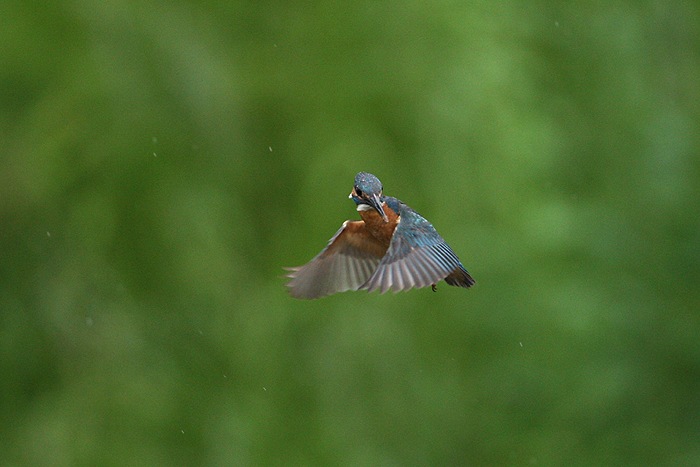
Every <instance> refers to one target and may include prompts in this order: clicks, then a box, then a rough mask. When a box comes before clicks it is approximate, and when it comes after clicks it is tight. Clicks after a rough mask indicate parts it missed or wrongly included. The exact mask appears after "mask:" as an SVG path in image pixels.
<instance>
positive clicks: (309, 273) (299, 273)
mask: <svg viewBox="0 0 700 467" xmlns="http://www.w3.org/2000/svg"><path fill="white" fill-rule="evenodd" d="M349 198H350V199H352V200H353V201H354V202H355V204H356V205H357V211H358V212H359V213H360V217H361V218H362V220H361V221H349V220H348V221H345V222H343V225H342V227H340V230H338V231H337V232H336V233H335V235H333V238H331V239H330V240H329V242H328V245H327V246H326V248H324V249H323V251H321V253H319V254H318V255H317V256H316V257H315V258H314V259H312V260H311V261H310V262H309V263H307V264H305V265H304V266H299V267H295V268H287V270H288V271H290V273H289V274H288V275H287V277H289V278H291V280H290V281H289V283H287V287H289V292H290V293H291V295H292V296H293V297H296V298H306V299H312V298H320V297H323V296H326V295H331V294H334V293H337V292H344V291H346V290H367V291H369V292H372V291H374V290H380V291H381V293H384V292H386V291H387V290H389V289H391V290H392V291H394V292H399V291H402V290H409V289H411V288H413V287H416V288H420V287H427V286H429V285H430V286H432V288H433V291H435V287H436V284H437V282H439V281H441V280H443V279H444V280H445V282H447V283H448V284H449V285H454V286H457V287H470V286H472V285H474V279H473V278H472V276H470V275H469V272H467V270H466V269H465V268H464V266H463V265H462V263H461V262H460V261H459V258H457V255H456V254H455V253H454V251H452V248H450V247H449V245H448V244H447V243H445V240H443V239H442V237H441V236H440V235H439V234H438V233H437V231H436V230H435V228H434V227H433V225H432V224H431V223H430V222H428V221H427V220H426V219H425V218H424V217H423V216H421V215H420V214H418V213H417V212H416V211H414V210H413V209H411V208H409V207H408V206H406V205H405V204H404V203H402V202H401V201H399V200H398V199H396V198H392V197H391V196H384V193H383V187H382V183H381V182H380V181H379V179H378V178H377V177H375V176H374V175H372V174H370V173H367V172H360V173H358V174H357V175H356V176H355V186H354V187H353V189H352V192H350V196H349Z"/></svg>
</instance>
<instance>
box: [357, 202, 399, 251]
mask: <svg viewBox="0 0 700 467" xmlns="http://www.w3.org/2000/svg"><path fill="white" fill-rule="evenodd" d="M382 207H383V208H384V212H385V213H386V216H387V217H388V218H389V222H384V219H383V218H382V216H380V215H379V213H378V212H377V211H375V210H374V209H371V210H369V211H359V213H360V217H361V218H362V220H363V221H365V225H367V230H369V232H370V233H371V234H372V236H373V237H374V238H376V239H377V240H379V241H380V242H382V243H383V244H384V245H386V247H387V248H388V247H389V243H391V237H392V235H394V230H396V225H397V224H398V222H399V215H398V214H396V213H395V212H394V211H392V210H391V208H390V207H389V206H387V205H386V203H384V204H382Z"/></svg>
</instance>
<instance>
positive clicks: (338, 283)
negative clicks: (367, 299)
mask: <svg viewBox="0 0 700 467" xmlns="http://www.w3.org/2000/svg"><path fill="white" fill-rule="evenodd" d="M384 253H386V246H383V245H382V244H381V243H380V242H378V241H377V240H376V239H375V238H374V237H373V236H372V235H371V234H370V233H369V232H368V231H367V227H366V226H365V223H364V222H363V221H345V222H344V223H343V226H342V227H341V228H340V230H338V231H337V232H336V233H335V235H334V236H333V238H331V239H330V240H329V241H328V246H326V248H324V249H323V251H321V253H319V254H318V255H317V256H316V257H315V258H314V259H312V260H311V261H309V262H308V263H307V264H305V265H304V266H299V267H296V268H288V269H289V271H291V272H290V273H289V274H288V275H287V277H289V278H291V279H292V280H290V281H289V283H287V287H289V293H290V294H291V295H292V296H293V297H296V298H319V297H323V296H325V295H330V294H334V293H337V292H344V291H346V290H357V289H359V288H360V286H361V285H362V284H364V283H365V282H366V281H367V279H368V278H369V277H370V276H371V275H372V273H373V272H374V270H375V268H376V267H377V265H378V264H379V262H380V260H381V258H382V256H384Z"/></svg>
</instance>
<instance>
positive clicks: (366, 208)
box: [357, 204, 374, 211]
mask: <svg viewBox="0 0 700 467" xmlns="http://www.w3.org/2000/svg"><path fill="white" fill-rule="evenodd" d="M372 209H374V208H373V207H372V206H370V205H369V204H358V205H357V210H358V211H371V210H372Z"/></svg>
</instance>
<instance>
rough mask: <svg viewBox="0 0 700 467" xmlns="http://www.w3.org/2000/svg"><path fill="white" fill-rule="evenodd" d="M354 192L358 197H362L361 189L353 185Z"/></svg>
mask: <svg viewBox="0 0 700 467" xmlns="http://www.w3.org/2000/svg"><path fill="white" fill-rule="evenodd" d="M355 194H356V195H357V196H359V197H362V190H360V189H359V188H357V187H355Z"/></svg>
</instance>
